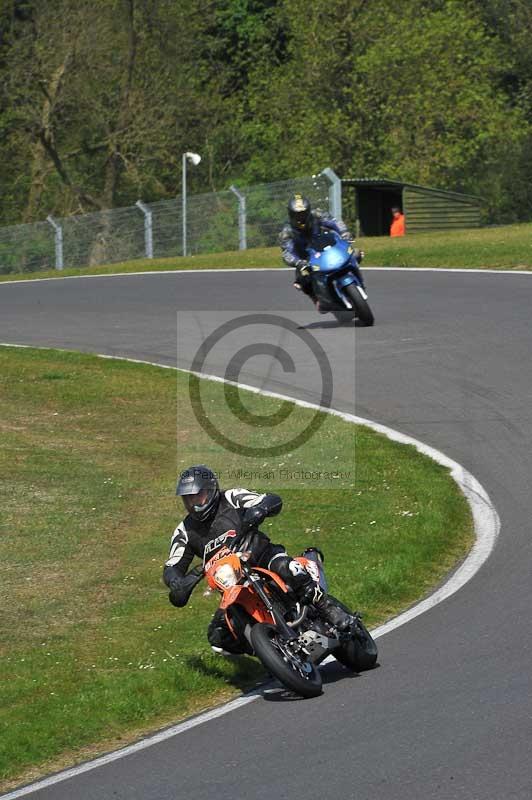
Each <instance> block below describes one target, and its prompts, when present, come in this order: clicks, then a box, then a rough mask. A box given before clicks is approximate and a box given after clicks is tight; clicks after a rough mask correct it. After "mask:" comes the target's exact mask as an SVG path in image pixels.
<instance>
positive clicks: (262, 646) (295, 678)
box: [251, 622, 322, 697]
mask: <svg viewBox="0 0 532 800" xmlns="http://www.w3.org/2000/svg"><path fill="white" fill-rule="evenodd" d="M251 644H252V646H253V649H254V651H255V655H256V656H257V658H258V659H259V660H260V661H261V662H262V663H263V664H264V666H265V667H266V669H267V670H269V672H271V674H272V675H274V676H275V677H276V678H277V680H279V681H280V682H281V683H282V684H283V686H286V688H287V689H290V691H292V692H295V693H296V694H299V695H301V697H317V696H318V695H320V694H321V693H322V681H321V675H320V673H319V671H318V670H317V669H316V667H315V666H314V664H312V662H310V661H303V660H302V659H301V658H300V657H299V656H298V655H297V654H296V653H293V652H291V650H290V648H289V647H288V645H287V642H286V640H284V639H283V637H282V636H280V635H279V633H278V632H277V631H276V629H275V626H274V625H270V624H269V623H267V622H261V623H257V624H256V625H254V626H253V628H252V629H251Z"/></svg>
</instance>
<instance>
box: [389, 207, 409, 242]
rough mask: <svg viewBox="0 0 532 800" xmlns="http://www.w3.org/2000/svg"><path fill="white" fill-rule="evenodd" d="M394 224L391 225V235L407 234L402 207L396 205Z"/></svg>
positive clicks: (394, 208) (393, 211)
mask: <svg viewBox="0 0 532 800" xmlns="http://www.w3.org/2000/svg"><path fill="white" fill-rule="evenodd" d="M392 216H393V219H392V224H391V225H390V236H404V235H405V215H404V214H403V212H402V211H401V209H400V208H398V207H397V206H394V207H393V208H392Z"/></svg>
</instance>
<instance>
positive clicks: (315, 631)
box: [203, 546, 377, 697]
mask: <svg viewBox="0 0 532 800" xmlns="http://www.w3.org/2000/svg"><path fill="white" fill-rule="evenodd" d="M248 558H249V553H245V552H244V553H242V552H236V553H235V552H233V551H231V550H230V549H229V548H228V547H225V546H224V547H222V549H221V550H219V551H218V552H217V553H216V554H215V555H214V556H213V557H212V558H211V559H210V560H209V561H207V562H206V563H205V565H204V568H203V574H204V576H205V577H206V579H207V583H208V584H209V586H210V588H211V589H214V590H216V591H218V592H219V593H220V594H221V596H222V597H221V602H220V608H221V610H222V611H224V613H225V619H226V621H227V625H228V627H229V630H230V631H231V633H232V635H233V636H234V638H235V640H237V642H239V644H240V645H241V648H242V652H243V653H248V654H250V655H255V656H256V657H257V658H258V659H259V660H260V661H261V662H262V664H263V665H264V666H265V667H266V669H267V670H268V671H269V672H270V673H271V674H272V675H273V676H274V677H276V678H277V679H278V680H279V681H280V682H281V683H282V684H283V685H284V686H285V687H286V688H287V689H290V690H291V691H293V692H296V693H297V694H299V695H301V696H302V697H315V696H317V695H319V694H321V691H322V679H321V675H320V672H319V670H318V668H317V666H318V664H319V663H320V662H321V661H323V660H324V659H325V658H326V657H327V656H329V655H333V656H334V657H335V658H336V659H338V661H340V662H341V663H342V664H344V665H345V666H346V667H348V668H349V669H352V670H354V671H356V672H361V671H363V670H367V669H371V668H372V667H374V666H375V664H376V661H377V646H376V644H375V642H374V640H373V639H372V637H371V634H370V633H369V631H368V630H367V629H366V627H365V626H364V624H363V622H362V620H361V618H360V615H359V614H358V613H352V612H350V611H349V609H347V608H346V607H345V606H344V605H343V604H342V603H340V601H338V600H336V599H335V598H333V600H334V602H336V603H338V605H339V606H340V607H341V608H343V609H344V611H347V612H348V613H349V614H351V616H352V619H353V622H352V624H351V625H350V626H349V628H348V629H347V630H344V631H339V630H337V629H336V628H335V627H334V626H331V625H330V624H329V623H327V622H326V621H324V620H323V619H322V618H321V617H320V615H319V612H318V611H317V609H315V608H314V607H313V606H312V605H305V606H302V605H301V604H300V603H299V602H298V601H297V599H296V597H295V595H294V593H293V591H292V590H291V589H290V588H289V587H288V586H287V584H286V583H285V582H284V581H283V580H282V578H280V577H279V575H277V574H276V573H275V572H271V571H270V570H267V569H263V568H261V567H254V566H251V565H250V564H249V563H248ZM296 560H297V561H299V562H300V564H302V566H303V567H304V568H305V569H306V570H307V571H308V572H309V574H310V575H311V577H312V578H313V580H314V581H316V583H318V584H319V585H320V586H321V588H322V589H324V590H326V588H327V586H326V579H325V574H324V571H323V566H322V564H323V555H322V553H321V551H319V550H317V549H316V548H308V549H307V550H305V552H304V553H303V554H302V555H301V556H299V557H298V558H297V559H296ZM329 596H330V595H329Z"/></svg>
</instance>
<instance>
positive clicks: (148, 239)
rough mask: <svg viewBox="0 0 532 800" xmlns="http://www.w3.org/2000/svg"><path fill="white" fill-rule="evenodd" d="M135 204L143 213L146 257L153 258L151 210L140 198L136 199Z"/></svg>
mask: <svg viewBox="0 0 532 800" xmlns="http://www.w3.org/2000/svg"><path fill="white" fill-rule="evenodd" d="M135 205H136V206H137V207H138V208H140V210H141V211H142V213H143V214H144V247H145V250H146V258H153V228H152V212H151V211H150V209H149V208H148V206H145V205H144V203H143V202H142V200H137V202H136V203H135Z"/></svg>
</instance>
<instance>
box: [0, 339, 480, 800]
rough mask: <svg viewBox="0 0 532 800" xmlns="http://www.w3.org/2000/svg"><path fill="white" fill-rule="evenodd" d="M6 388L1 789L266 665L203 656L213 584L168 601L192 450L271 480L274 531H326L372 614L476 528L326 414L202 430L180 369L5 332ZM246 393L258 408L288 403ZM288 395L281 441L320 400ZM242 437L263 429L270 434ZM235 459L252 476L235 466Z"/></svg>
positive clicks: (223, 414)
mask: <svg viewBox="0 0 532 800" xmlns="http://www.w3.org/2000/svg"><path fill="white" fill-rule="evenodd" d="M201 391H202V400H203V403H204V406H205V408H207V409H209V410H210V411H209V413H211V412H212V414H214V415H216V414H217V416H215V417H213V419H214V420H215V422H216V424H217V425H219V426H221V425H223V426H224V431H225V433H226V434H227V435H229V436H235V437H237V436H238V435H239V434H241V432H242V423H241V422H239V421H238V420H235V418H234V417H233V415H232V414H231V413H230V411H229V410H228V408H227V405H226V402H225V399H224V389H223V386H222V385H220V384H218V383H213V382H209V381H202V382H201ZM0 392H1V397H2V415H1V417H0V434H1V437H2V448H1V450H0V509H1V510H0V570H1V575H0V670H1V675H2V682H1V686H0V730H1V731H2V734H1V737H0V781H1V783H0V789H1V788H4V789H6V788H8V787H9V786H12V785H13V782H14V781H15V780H17V781H20V780H21V779H28V777H30V776H31V777H33V776H34V775H36V774H38V773H39V772H42V771H47V770H51V769H57V768H58V767H60V766H62V765H64V764H69V763H72V762H73V761H75V760H80V759H83V758H87V757H89V756H93V755H95V754H96V753H98V752H99V751H102V750H104V749H105V748H112V747H116V746H120V745H122V744H124V743H125V742H127V741H128V740H131V739H132V738H134V737H135V736H138V735H140V734H141V733H144V732H146V731H147V730H149V729H150V728H151V729H153V728H156V727H158V726H162V725H164V724H167V723H170V722H172V721H175V720H177V719H179V718H183V717H185V716H187V715H190V714H192V713H194V712H197V711H198V710H200V709H202V708H205V707H208V706H212V705H213V704H215V703H217V702H220V701H221V700H222V699H226V698H228V697H230V696H234V695H235V694H237V693H239V692H240V691H242V689H245V688H248V687H250V686H252V685H254V684H255V683H256V682H257V681H258V680H260V678H261V676H262V672H261V668H260V666H259V665H258V664H257V663H256V662H255V661H253V660H252V659H249V658H242V659H239V660H237V663H233V662H227V661H225V660H223V659H217V658H216V657H214V656H213V655H212V654H211V653H210V648H209V646H208V643H207V641H206V637H205V630H206V626H207V624H208V621H209V619H210V617H211V615H212V613H213V612H214V610H215V608H216V597H215V596H214V595H209V596H204V595H203V593H202V589H201V588H199V589H196V591H195V593H194V595H193V597H192V599H191V601H190V604H189V605H188V606H187V607H186V608H185V609H180V610H176V609H174V608H173V607H172V606H171V605H170V604H169V603H168V601H167V592H166V589H165V587H164V585H163V584H162V581H161V573H162V565H163V562H164V560H165V558H166V556H167V548H168V544H169V540H170V535H171V532H172V531H173V529H174V527H175V525H176V523H177V521H178V520H179V519H180V518H181V517H182V509H181V506H180V503H179V502H178V501H177V500H176V498H175V496H174V486H175V476H176V474H177V472H178V470H179V469H181V468H182V467H183V466H185V465H188V464H189V463H195V462H196V463H197V462H198V461H203V462H207V463H208V464H210V465H211V466H213V467H214V468H215V469H217V470H218V471H219V472H220V473H221V474H222V482H223V484H225V486H231V485H235V484H236V485H238V484H242V483H243V484H244V485H246V486H248V488H256V489H260V490H268V491H278V492H280V493H281V494H282V496H283V498H284V509H283V512H282V514H281V515H280V516H279V517H277V518H275V519H272V520H268V521H267V522H266V524H265V526H264V530H266V531H267V532H268V533H269V534H270V536H271V538H272V540H273V541H276V542H283V543H284V544H285V545H286V547H287V549H288V551H289V552H291V553H293V554H295V553H297V552H300V551H301V549H302V548H304V547H305V546H308V545H317V546H319V547H321V548H322V550H323V551H324V553H325V557H326V564H325V566H326V571H327V575H328V578H329V581H330V588H331V591H332V592H333V593H334V594H335V595H337V596H338V597H340V598H341V599H343V600H344V601H345V602H346V603H348V604H350V605H352V606H353V607H356V608H359V609H360V610H362V611H363V613H364V616H365V620H366V622H367V623H368V624H369V625H374V624H376V623H379V622H381V621H383V620H385V619H386V618H389V617H390V616H391V615H393V614H395V613H397V612H398V611H399V610H401V609H403V608H405V607H407V606H408V605H410V604H411V603H412V602H414V601H415V600H416V599H418V598H419V597H421V596H422V595H424V594H426V592H427V591H428V590H429V588H430V587H431V586H433V585H434V584H435V583H437V582H438V581H439V580H441V578H442V577H443V576H444V575H445V574H446V572H447V571H448V570H449V569H450V568H451V567H452V566H453V565H454V564H455V563H456V562H457V560H459V559H460V558H462V557H463V556H464V554H465V553H466V552H467V550H468V548H469V546H470V544H471V541H472V524H471V519H470V514H469V509H468V506H467V503H466V501H465V499H464V497H463V496H462V495H461V494H460V492H459V491H458V489H457V487H456V485H455V484H454V482H453V481H452V479H451V478H450V477H449V475H448V472H447V470H446V469H444V468H442V467H440V466H438V465H436V464H435V463H434V462H432V461H431V460H429V459H427V458H425V457H423V456H420V455H419V454H418V453H417V451H416V450H415V449H414V448H413V447H410V446H405V445H398V444H396V443H392V442H390V441H389V440H388V439H386V438H385V437H383V436H381V435H379V434H376V433H374V432H372V431H370V430H369V429H367V428H362V427H355V426H353V425H350V424H348V423H346V422H344V421H342V420H340V419H338V418H335V417H332V416H330V415H324V422H323V424H322V426H321V428H320V430H319V432H318V433H317V434H316V435H315V436H314V437H312V438H310V439H309V440H308V442H307V443H306V444H305V445H303V446H302V447H301V448H300V449H298V450H296V451H294V452H293V453H287V454H285V455H284V456H278V457H260V458H259V457H257V458H254V459H253V458H247V459H244V458H242V457H241V456H238V455H233V454H232V453H229V452H226V451H224V450H222V449H221V448H220V447H219V446H218V445H216V444H215V443H213V442H212V441H211V439H210V438H209V437H208V436H207V435H206V434H205V433H204V431H203V430H202V429H201V428H200V426H199V425H198V423H197V421H196V419H195V417H194V416H193V414H192V413H191V410H190V402H189V399H188V398H189V394H188V376H187V375H186V374H183V373H178V372H175V371H173V370H164V369H160V368H156V367H150V366H143V365H138V364H131V363H128V362H121V361H110V360H104V359H98V358H96V357H91V356H86V355H80V354H73V353H65V352H57V351H51V350H30V349H17V348H0ZM242 398H243V401H244V403H245V406H246V408H248V410H250V411H252V412H254V413H257V414H258V413H260V414H266V413H271V412H272V409H273V408H277V407H278V405H279V404H278V401H274V400H271V399H267V398H263V397H261V396H259V395H255V394H250V393H246V392H243V393H242ZM176 410H177V412H178V413H177V414H176ZM292 410H293V412H294V413H293V414H292V415H291V417H290V418H289V419H288V420H287V421H286V423H284V424H286V425H287V426H288V427H287V428H286V429H285V430H282V429H281V432H280V435H281V437H282V436H284V435H285V434H286V435H288V433H289V432H293V430H294V427H295V426H296V425H300V426H303V425H305V424H306V423H307V422H308V420H309V419H310V418H311V417H312V416H313V414H314V412H312V411H311V410H306V409H301V408H295V407H294V406H292ZM176 417H177V427H176ZM245 436H246V441H247V442H248V443H249V444H251V445H253V446H257V447H258V446H260V445H269V444H271V441H272V430H271V429H270V428H252V429H249V430H247V431H246V433H245ZM239 468H243V469H246V470H249V471H253V472H254V473H255V474H256V476H257V477H256V480H254V481H252V482H249V481H244V480H242V481H240V480H236V479H234V477H233V475H232V474H231V471H234V470H238V469H239ZM286 470H289V472H290V473H292V474H290V475H287V473H286ZM302 470H307V471H310V472H314V473H317V472H318V471H321V472H322V473H326V472H334V473H335V474H338V475H339V474H340V473H341V475H339V477H336V478H334V479H333V478H331V477H330V476H327V475H325V474H322V475H321V476H319V477H316V476H314V478H313V479H310V480H309V479H306V478H305V477H302V476H301V475H300V473H301V471H302ZM203 588H205V587H203ZM383 650H384V653H383V659H382V660H383V662H384V663H386V654H385V647H383Z"/></svg>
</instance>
